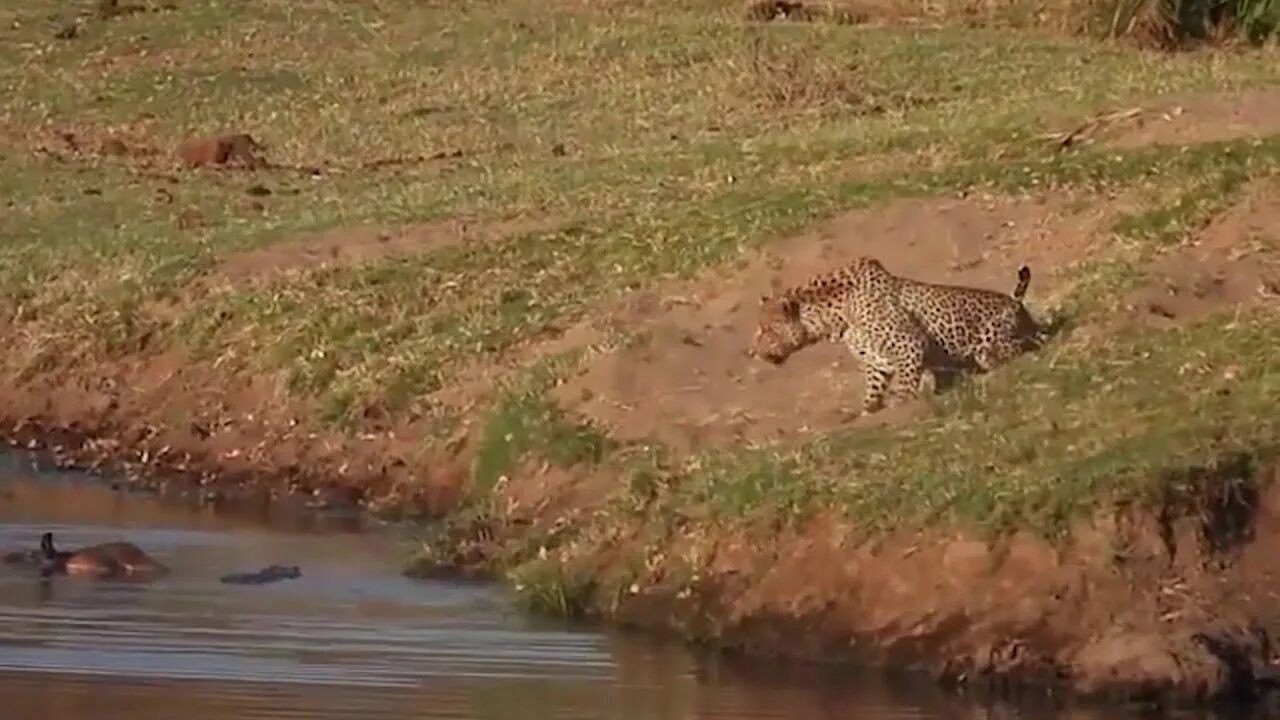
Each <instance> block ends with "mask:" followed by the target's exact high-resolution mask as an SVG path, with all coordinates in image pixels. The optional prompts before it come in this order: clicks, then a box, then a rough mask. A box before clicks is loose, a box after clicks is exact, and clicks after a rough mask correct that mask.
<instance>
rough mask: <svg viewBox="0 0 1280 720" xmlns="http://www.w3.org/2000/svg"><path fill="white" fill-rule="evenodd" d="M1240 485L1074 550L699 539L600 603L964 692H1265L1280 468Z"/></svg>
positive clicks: (1081, 529) (947, 541) (1117, 519)
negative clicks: (991, 685)
mask: <svg viewBox="0 0 1280 720" xmlns="http://www.w3.org/2000/svg"><path fill="white" fill-rule="evenodd" d="M1235 469H1236V470H1238V469H1239V468H1235ZM1226 474H1230V473H1229V472H1228V473H1224V476H1217V475H1216V474H1214V473H1210V474H1206V476H1205V477H1204V478H1203V480H1202V482H1201V483H1199V484H1197V485H1196V486H1195V487H1194V488H1193V489H1191V490H1189V491H1188V493H1187V495H1186V496H1184V497H1179V498H1171V499H1170V500H1169V503H1168V505H1167V506H1166V507H1165V508H1163V509H1162V510H1161V511H1158V512H1155V513H1145V512H1130V511H1127V510H1124V509H1120V510H1118V511H1114V514H1110V513H1111V511H1108V513H1100V514H1099V515H1098V516H1097V517H1096V518H1095V519H1094V520H1093V521H1092V522H1088V523H1083V524H1081V525H1079V526H1078V527H1077V528H1076V529H1075V532H1074V533H1073V538H1074V539H1073V541H1072V542H1071V543H1070V544H1069V545H1065V546H1056V545H1053V544H1051V543H1049V542H1046V541H1045V540H1042V539H1040V538H1038V537H1033V536H1030V535H1025V534H1018V535H1014V536H1012V537H1010V538H1007V539H1005V540H1001V541H999V542H997V543H994V544H993V543H990V542H986V541H983V540H980V539H975V538H966V537H955V536H949V537H945V538H943V537H930V536H901V537H897V538H890V539H882V540H879V541H876V542H872V543H867V542H864V541H861V540H859V539H858V536H857V533H856V529H854V528H851V527H849V526H848V525H846V524H844V523H842V522H841V521H838V520H834V519H827V520H820V521H817V522H814V523H812V524H811V525H809V526H808V527H806V528H805V530H804V531H803V532H788V533H783V534H781V535H777V536H774V535H771V536H769V537H756V538H753V537H748V536H743V535H729V536H725V534H720V535H718V536H714V537H709V536H692V537H684V538H681V540H680V542H679V547H680V549H681V557H679V558H665V557H657V559H656V560H655V561H652V562H650V563H648V564H647V565H646V567H647V568H648V571H647V573H645V574H644V575H643V576H642V577H640V578H638V579H637V580H636V581H635V583H634V585H632V589H633V590H635V591H636V592H630V593H624V595H625V598H624V599H623V600H622V601H621V602H620V603H618V604H617V605H616V606H615V605H613V604H612V603H613V600H612V598H609V599H606V598H598V599H597V600H599V601H600V605H599V606H600V607H602V608H612V610H607V611H606V614H609V615H610V616H611V617H613V616H616V619H618V620H621V621H623V622H627V623H634V624H637V625H642V626H654V625H659V626H674V627H676V628H679V629H681V630H683V631H685V632H689V633H692V634H693V635H695V636H698V637H703V638H706V639H710V640H714V641H716V642H718V643H723V644H727V645H730V646H737V647H742V648H746V649H760V650H767V651H769V652H778V651H779V650H781V651H782V652H784V653H787V654H792V655H797V656H801V657H808V658H821V659H827V660H832V659H856V660H861V661H864V662H872V663H875V664H885V665H893V666H898V667H903V666H905V667H916V668H921V669H926V670H929V671H932V672H935V673H938V674H940V675H942V676H944V677H947V678H950V679H952V680H959V681H961V682H970V683H973V682H978V681H981V680H984V679H993V678H1012V679H1015V680H1032V681H1034V682H1036V683H1047V684H1049V685H1064V684H1065V685H1067V686H1070V687H1072V688H1075V689H1076V690H1079V691H1083V692H1084V693H1087V694H1093V693H1099V694H1105V695H1121V696H1125V697H1130V698H1132V697H1151V696H1177V697H1181V698H1183V699H1189V698H1200V699H1203V698H1206V697H1223V696H1234V695H1237V694H1239V693H1250V692H1254V691H1257V690H1258V689H1259V687H1263V686H1268V685H1270V684H1272V683H1273V682H1274V681H1275V678H1276V673H1275V671H1274V670H1273V665H1274V664H1275V662H1276V661H1277V659H1278V658H1277V657H1276V655H1275V648H1273V647H1271V646H1270V644H1269V642H1268V638H1269V637H1275V633H1277V632H1280V605H1277V604H1276V598H1277V592H1278V591H1280V554H1277V553H1275V551H1274V547H1275V545H1276V543H1277V542H1280V483H1277V482H1276V480H1277V477H1276V473H1275V472H1274V471H1268V472H1266V473H1262V474H1260V475H1258V476H1256V477H1253V478H1249V477H1248V475H1247V473H1246V475H1245V477H1244V480H1243V481H1241V483H1240V484H1239V485H1236V486H1234V488H1233V489H1234V490H1235V491H1236V492H1237V493H1238V495H1235V496H1232V495H1231V491H1230V490H1224V489H1223V488H1224V487H1230V486H1231V484H1232V483H1233V482H1236V481H1240V477H1239V476H1235V475H1232V477H1233V478H1235V479H1234V480H1232V479H1228V478H1227V477H1225V475H1226ZM1259 488H1264V489H1263V490H1262V491H1261V495H1260V496H1257V495H1255V493H1258V492H1259ZM626 535H627V531H625V530H624V531H621V532H620V533H619V536H620V537H626ZM607 552H608V553H609V554H612V555H619V554H624V553H625V552H626V551H625V550H624V549H622V548H613V549H612V550H609V551H607ZM651 557H654V556H651ZM682 558H693V559H694V560H693V562H692V565H691V566H690V565H688V564H686V565H684V566H683V567H682V565H681V563H682V562H685V561H684V560H682ZM690 567H693V568H695V569H696V574H694V575H693V576H692V578H693V579H692V580H689V578H690V577H691V575H690V573H689V572H688V570H689V569H690Z"/></svg>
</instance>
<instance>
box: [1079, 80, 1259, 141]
mask: <svg viewBox="0 0 1280 720" xmlns="http://www.w3.org/2000/svg"><path fill="white" fill-rule="evenodd" d="M1277 133H1280V87H1273V88H1261V89H1257V90H1249V91H1246V92H1239V93H1221V94H1211V95H1194V96H1188V97H1186V98H1181V99H1174V100H1170V101H1166V102H1163V103H1161V104H1160V105H1157V106H1154V107H1151V108H1148V109H1145V110H1144V111H1143V112H1142V113H1141V114H1140V115H1138V116H1136V117H1134V118H1132V119H1129V120H1126V121H1124V122H1121V123H1117V124H1116V125H1115V126H1113V127H1111V128H1106V129H1104V130H1103V131H1102V135H1101V138H1102V144H1104V145H1107V146H1109V147H1116V148H1136V147H1143V146H1147V145H1189V144H1194V143H1204V142H1220V141H1224V140H1235V139H1239V138H1261V137H1267V136H1270V135H1275V134H1277Z"/></svg>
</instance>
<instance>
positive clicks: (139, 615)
mask: <svg viewBox="0 0 1280 720" xmlns="http://www.w3.org/2000/svg"><path fill="white" fill-rule="evenodd" d="M358 525H359V524H358V523H355V522H352V521H350V519H348V520H347V521H334V522H318V521H317V520H316V518H314V517H309V516H298V515H293V516H291V517H288V516H287V517H284V518H278V517H277V518H266V517H250V516H246V515H243V514H240V515H236V514H219V513H216V512H213V511H212V510H210V509H207V508H204V509H201V508H196V507H193V506H191V505H186V504H180V503H174V502H172V501H161V500H160V499H158V498H155V497H150V496H139V495H133V494H120V493H115V492H113V491H111V490H110V489H109V488H107V487H105V486H104V485H102V484H100V483H96V482H93V481H90V480H86V479H85V478H83V477H79V476H76V475H71V474H61V473H37V472H35V471H32V470H30V469H29V468H28V467H27V466H26V465H25V464H24V463H22V462H19V461H18V460H17V459H16V458H14V457H13V456H8V457H7V458H6V457H0V552H2V551H4V550H9V549H26V548H34V547H36V545H37V544H38V542H39V537H40V535H41V533H43V532H45V531H52V532H53V533H54V535H55V538H57V540H58V542H59V545H61V546H66V547H77V546H81V545H87V544H92V543H97V542H106V541H110V540H122V539H123V540H128V541H130V542H133V543H136V544H137V545H139V546H141V547H142V548H144V549H145V550H146V551H147V552H148V553H150V554H152V555H153V556H154V557H156V558H157V559H159V560H160V561H161V562H163V563H165V564H166V565H168V566H169V567H170V568H171V569H172V572H171V573H170V574H169V575H167V576H165V577H163V578H161V579H159V580H156V581H153V582H149V583H145V584H144V583H136V582H119V581H116V582H108V581H94V580H87V579H82V578H77V577H65V576H64V577H54V578H51V579H50V580H49V581H47V582H42V581H41V580H40V579H38V577H37V576H36V574H35V573H34V572H33V571H31V570H29V569H27V568H23V567H13V566H3V565H0V703H2V705H0V717H3V718H14V719H15V720H18V719H21V720H41V719H46V718H47V719H49V720H109V719H113V718H120V719H122V720H123V719H125V718H127V719H128V720H152V719H157V720H158V719H160V718H166V719H168V718H181V719H182V720H204V719H212V718H219V719H233V718H234V719H239V718H272V719H275V718H307V719H327V718H334V719H338V718H341V719H343V720H360V719H362V718H405V719H416V718H521V719H524V718H530V719H532V718H556V719H566V720H567V719H569V718H583V719H586V718H593V719H594V718H618V719H631V718H634V719H636V720H649V719H658V718H681V719H685V718H708V719H710V718H726V719H727V718H742V719H744V720H757V719H758V720H763V719H765V718H796V719H798V720H817V719H819V718H822V719H823V720H827V719H831V718H858V719H861V720H891V719H893V720H898V719H902V720H906V719H908V718H911V719H918V720H923V719H930V720H932V719H934V718H937V719H940V720H941V719H943V718H947V719H950V718H1020V717H1026V718H1053V717H1072V718H1082V719H1083V718H1091V719H1093V718H1096V719H1098V720H1102V719H1103V718H1112V717H1114V718H1119V717H1128V716H1129V715H1128V714H1127V713H1123V712H1113V713H1100V712H1098V711H1074V712H1054V713H1051V712H1048V711H1047V710H1046V709H1044V708H1037V709H1028V708H1018V707H1013V706H1009V705H1000V706H991V705H982V704H977V703H972V702H969V701H966V700H964V699H962V698H957V697H955V696H953V695H948V694H946V693H944V692H942V691H941V690H939V689H937V688H936V687H935V686H933V685H932V684H930V683H927V682H919V681H908V680H902V679H898V680H891V679H889V678H887V677H885V676H883V675H881V674H879V673H859V672H854V671H850V670H848V669H842V670H838V671H835V670H830V669H828V670H817V669H814V668H805V667H803V666H797V665H787V664H779V663H771V662H759V663H754V664H749V663H743V662H741V661H735V662H730V661H728V660H727V659H725V658H722V657H717V656H714V655H710V654H695V653H693V652H691V651H690V650H689V649H688V648H686V647H685V646H684V645H682V644H680V643H676V642H671V641H663V640H660V639H655V638H653V637H648V636H642V635H637V634H618V633H609V632H602V631H600V630H599V629H595V628H585V627H575V626H571V625H566V624H564V623H559V622H550V621H546V620H541V621H539V620H534V619H531V618H528V617H526V616H523V615H522V614H520V613H518V612H516V611H515V610H514V609H513V608H512V607H511V605H510V603H509V601H508V600H507V598H506V597H505V596H504V594H503V592H502V590H501V589H500V588H498V587H495V586H492V585H486V584H459V583H451V582H441V581H427V580H411V579H408V578H405V577H403V576H402V575H401V574H400V564H401V562H402V561H403V559H404V558H405V557H406V554H407V553H408V552H409V550H410V549H411V548H412V544H411V542H410V540H409V538H407V537H400V536H397V534H396V531H394V530H389V529H385V528H384V529H378V530H374V531H370V530H369V529H367V528H365V529H362V528H360V527H359V526H358ZM270 564H280V565H298V566H299V567H300V568H301V569H302V576H301V577H300V578H297V579H292V580H285V581H281V582H278V583H274V584H269V585H256V586H254V585H250V586H242V585H226V584H222V583H220V582H219V581H218V578H219V577H220V576H222V575H224V574H226V573H231V572H246V571H254V570H257V569H260V568H262V567H264V566H266V565H270Z"/></svg>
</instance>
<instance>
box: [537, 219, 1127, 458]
mask: <svg viewBox="0 0 1280 720" xmlns="http://www.w3.org/2000/svg"><path fill="white" fill-rule="evenodd" d="M1111 212H1112V209H1111V208H1110V207H1108V206H1107V205H1106V204H1104V205H1103V206H1101V207H1098V206H1093V207H1091V209H1089V210H1086V211H1081V212H1074V211H1072V210H1071V208H1070V201H1069V200H1067V199H1062V198H1055V199H1035V198H1029V199H1021V200H1008V199H1000V200H995V199H988V198H977V197H971V198H966V199H955V200H905V201H901V202H896V203H891V204H889V205H886V206H882V207H877V208H875V209H871V210H861V211H857V212H854V213H850V214H848V215H845V216H843V217H840V218H837V219H835V220H832V221H830V222H828V223H825V224H823V225H822V226H820V227H819V228H818V229H816V230H814V231H812V232H809V233H806V234H804V235H802V236H799V237H795V238H789V239H787V240H783V241H781V242H779V243H776V244H775V245H774V246H772V247H769V248H767V249H766V251H765V252H764V253H761V254H759V255H758V256H756V257H755V258H753V259H750V260H748V261H746V262H745V263H744V266H743V267H742V268H740V269H739V270H737V271H736V272H732V273H730V274H728V275H727V276H726V274H725V273H724V272H723V271H720V272H717V273H714V274H709V275H708V277H707V278H706V279H704V280H702V281H700V282H695V283H693V284H691V285H689V286H684V287H676V288H669V289H666V290H664V291H663V292H662V295H661V296H659V295H657V294H656V293H655V294H649V295H645V296H641V297H638V298H636V299H635V301H634V302H633V303H632V304H631V307H630V308H629V309H628V310H626V311H623V312H622V313H620V317H619V318H618V320H619V321H620V322H622V324H623V325H624V326H626V327H629V328H636V327H640V328H643V337H642V338H641V340H640V341H639V342H637V343H635V344H633V345H632V346H630V347H627V348H624V349H621V350H618V351H615V352H612V353H609V354H606V355H604V356H602V357H599V358H597V359H596V360H595V361H594V362H592V363H590V364H589V365H588V366H587V367H586V368H585V369H584V370H583V372H582V373H581V374H580V375H579V376H577V377H575V378H572V379H570V380H569V381H568V382H567V383H565V384H564V385H563V386H562V387H560V388H558V389H557V391H556V393H555V396H556V398H557V399H558V400H559V401H560V402H561V403H563V404H564V405H565V407H568V408H572V409H573V410H575V411H577V412H579V413H582V414H584V415H586V416H587V417H589V418H591V419H592V420H594V421H596V422H598V423H601V424H602V425H603V426H605V427H607V428H608V430H609V432H610V434H611V435H612V436H614V437H616V438H620V439H629V440H635V439H643V438H657V439H659V440H661V441H663V442H665V443H667V444H668V445H670V446H672V447H675V448H682V449H694V448H697V447H703V446H708V445H722V444H728V443H734V442H743V441H745V442H763V441H769V440H777V439H785V438H789V437H795V436H797V435H802V434H805V433H808V432H810V431H814V430H822V429H829V428H831V427H834V426H837V425H841V424H843V423H845V422H847V421H848V418H849V417H850V413H849V410H850V409H856V408H857V407H858V402H859V398H860V397H861V393H862V389H861V384H862V377H861V370H860V366H859V365H858V363H857V361H856V360H854V359H853V358H852V357H851V356H850V355H849V354H848V352H847V351H845V350H844V349H843V348H840V347H838V346H836V345H834V344H831V343H823V344H820V345H817V346H814V347H812V348H809V349H806V350H805V351H802V352H801V353H798V354H797V355H795V356H794V357H792V358H791V359H789V360H788V361H787V363H786V364H785V365H783V366H781V367H772V366H768V365H767V364H765V363H762V362H759V361H753V360H752V359H750V358H748V357H747V356H746V355H745V350H746V343H747V342H748V340H749V339H750V337H751V332H752V329H753V327H754V324H755V322H756V317H755V312H756V309H757V307H758V301H759V297H760V296H761V295H764V294H767V293H769V292H771V290H772V289H775V288H777V287H781V286H786V285H791V284H794V283H797V282H800V281H802V280H804V279H805V278H806V277H808V276H809V275H811V274H813V273H816V272H820V271H824V270H828V269H830V268H833V267H835V266H836V265H837V264H839V263H842V262H845V261H848V260H850V259H852V258H853V257H854V256H856V255H861V254H869V255H873V256H875V257H877V258H879V259H880V260H881V261H882V262H883V263H884V264H885V265H886V267H888V269H889V270H890V271H891V272H894V273H897V274H900V275H905V276H908V277H913V278H917V279H920V280H928V281H933V282H948V283H958V284H967V285H974V286H978V287H986V288H990V289H995V290H1001V291H1004V292H1011V291H1012V290H1013V287H1014V285H1015V284H1016V282H1017V270H1018V267H1019V266H1020V265H1022V264H1023V263H1027V264H1029V265H1030V267H1031V269H1032V280H1031V289H1030V291H1029V293H1028V305H1029V307H1031V308H1032V310H1033V312H1036V311H1037V309H1039V308H1043V307H1044V306H1045V304H1046V301H1047V300H1049V299H1051V298H1053V297H1054V296H1055V293H1057V292H1058V291H1061V290H1063V289H1064V288H1063V285H1064V283H1065V282H1066V278H1068V277H1070V269H1071V267H1072V265H1073V264H1074V263H1076V262H1078V261H1080V260H1082V259H1085V258H1087V257H1088V254H1089V251H1090V249H1091V247H1092V246H1093V243H1094V242H1096V241H1097V240H1098V238H1099V237H1102V233H1101V230H1102V228H1105V222H1106V221H1107V219H1108V218H1109V216H1110V214H1111ZM904 239H905V240H904ZM783 258H785V260H783ZM1040 315H1041V316H1042V317H1041V319H1042V320H1044V319H1045V318H1044V317H1043V315H1044V312H1043V310H1040ZM919 407H920V405H919V403H918V402H917V403H910V404H905V405H900V406H898V407H890V408H888V409H886V410H884V411H882V412H880V413H876V414H874V415H870V416H865V417H861V418H858V419H857V420H855V421H854V422H856V423H860V424H865V423H883V422H897V421H901V420H902V419H904V418H905V417H909V416H910V414H911V413H912V412H914V411H915V409H918V408H919Z"/></svg>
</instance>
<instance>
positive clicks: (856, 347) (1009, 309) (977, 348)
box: [747, 256, 1042, 414]
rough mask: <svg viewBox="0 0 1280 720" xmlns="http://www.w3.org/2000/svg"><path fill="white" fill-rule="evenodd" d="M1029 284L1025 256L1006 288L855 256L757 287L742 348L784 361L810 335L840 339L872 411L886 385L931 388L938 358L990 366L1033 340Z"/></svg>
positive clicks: (905, 393)
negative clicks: (778, 286) (903, 271)
mask: <svg viewBox="0 0 1280 720" xmlns="http://www.w3.org/2000/svg"><path fill="white" fill-rule="evenodd" d="M1030 284H1031V269H1030V268H1029V267H1028V266H1026V265H1023V266H1022V267H1021V268H1020V269H1019V270H1018V282H1017V284H1016V285H1015V287H1014V289H1013V292H1012V293H1010V294H1004V293H1001V292H998V291H995V290H986V289H982V288H976V287H968V286H963V285H947V284H941V283H929V282H923V281H920V280H914V279H911V278H907V277H902V276H899V275H895V274H893V273H891V272H889V271H888V270H887V269H886V268H885V266H884V265H883V264H882V263H881V262H880V261H879V260H877V259H875V258H873V257H868V256H861V257H857V258H854V259H853V260H852V261H850V262H849V263H848V264H846V265H844V266H842V267H839V268H837V269H835V270H832V271H828V272H825V273H821V274H818V275H815V276H813V277H812V278H810V279H809V280H808V281H807V282H805V283H803V284H800V285H798V286H795V287H792V288H789V289H786V290H783V291H782V292H780V293H777V294H775V295H765V296H762V297H761V298H760V308H759V321H758V324H757V326H756V330H755V333H754V335H753V336H752V338H751V342H750V345H749V346H748V349H747V355H748V356H751V357H755V358H759V359H762V360H764V361H767V362H769V363H771V364H773V365H782V364H783V363H785V362H786V360H787V358H789V357H790V356H791V355H792V354H794V353H795V352H797V351H799V350H801V349H803V348H805V347H807V346H809V345H812V344H814V343H817V342H820V341H823V340H828V341H831V342H837V343H841V344H843V345H844V346H845V347H847V348H848V349H849V351H850V352H851V353H852V354H853V355H854V357H855V358H857V359H858V361H859V363H860V364H861V365H862V368H863V375H864V386H865V392H864V395H863V401H862V408H861V412H862V413H863V414H870V413H874V412H877V411H878V410H880V409H882V408H883V407H884V406H885V403H886V396H887V395H888V394H889V391H890V390H891V386H892V385H896V386H897V390H898V392H897V394H898V395H899V396H901V397H903V398H909V397H914V396H918V395H920V394H923V393H931V392H933V391H934V389H936V385H937V379H936V376H935V373H936V372H937V370H939V369H941V368H943V367H953V368H954V367H966V366H967V367H969V368H976V369H977V370H980V371H982V372H990V371H992V370H994V369H996V368H997V367H999V366H1001V365H1003V364H1005V363H1007V362H1009V361H1010V360H1012V359H1013V358H1014V357H1015V356H1017V355H1018V354H1020V353H1021V352H1023V351H1025V350H1027V349H1030V348H1033V347H1037V346H1038V344H1039V342H1040V338H1041V331H1042V328H1041V327H1040V325H1039V324H1038V323H1037V322H1036V321H1035V319H1034V318H1032V316H1031V314H1030V313H1029V312H1028V311H1027V309H1026V307H1025V305H1024V304H1023V299H1024V297H1025V296H1026V293H1027V289H1028V287H1029V286H1030Z"/></svg>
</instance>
